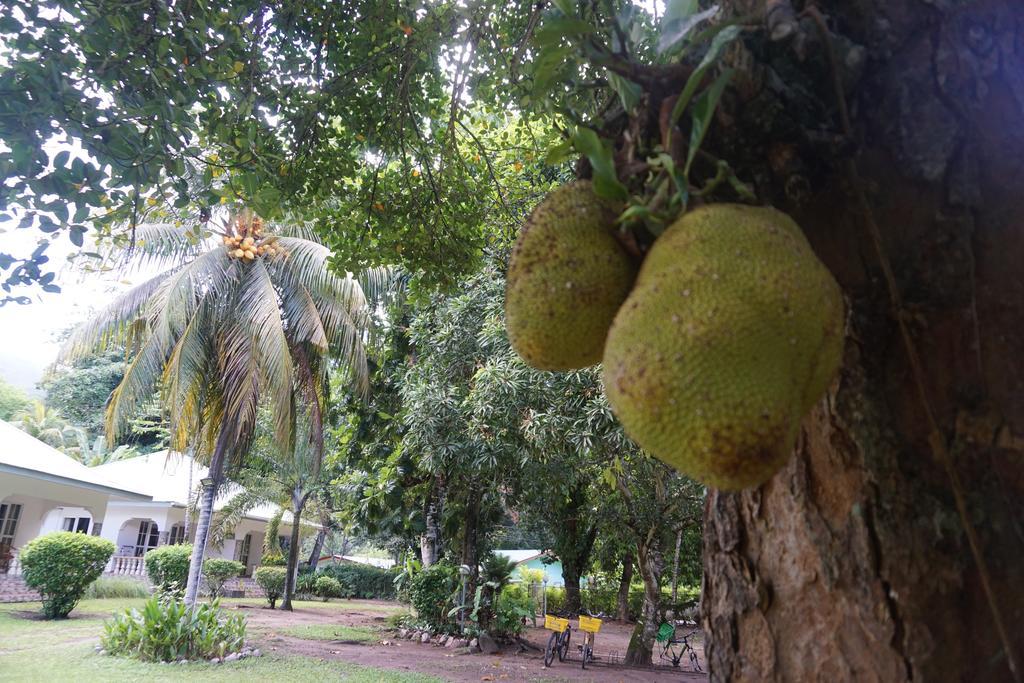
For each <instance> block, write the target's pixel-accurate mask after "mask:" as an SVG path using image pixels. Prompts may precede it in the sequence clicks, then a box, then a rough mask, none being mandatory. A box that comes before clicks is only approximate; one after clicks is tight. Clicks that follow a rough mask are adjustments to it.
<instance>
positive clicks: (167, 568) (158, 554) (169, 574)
mask: <svg viewBox="0 0 1024 683" xmlns="http://www.w3.org/2000/svg"><path fill="white" fill-rule="evenodd" d="M191 560H192V544H191V543H182V544H179V545H162V546H160V547H159V548H153V549H152V550H150V551H149V552H148V553H146V575H147V576H149V580H150V582H151V583H152V584H153V585H154V586H155V587H156V588H157V590H158V591H165V590H167V589H168V588H170V587H171V586H172V585H174V586H175V587H176V588H177V589H178V590H185V584H187V583H188V565H189V562H191Z"/></svg>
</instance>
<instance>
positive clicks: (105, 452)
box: [64, 429, 139, 467]
mask: <svg viewBox="0 0 1024 683" xmlns="http://www.w3.org/2000/svg"><path fill="white" fill-rule="evenodd" d="M75 436H76V438H77V440H78V445H77V446H73V447H69V448H66V449H65V451H64V452H65V453H67V454H68V455H70V456H71V457H72V458H74V459H75V460H77V461H78V462H80V463H82V464H83V465H85V466H86V467H96V466H98V465H105V464H107V463H108V462H117V461H118V460H126V459H127V458H134V457H136V456H137V455H139V450H138V449H137V448H136V447H135V446H128V445H126V444H121V445H119V446H117V447H116V448H110V444H109V443H108V442H107V439H106V437H104V436H97V437H96V438H94V439H92V438H90V437H89V433H88V432H86V431H85V430H84V429H79V430H78V433H77V434H76V435H75Z"/></svg>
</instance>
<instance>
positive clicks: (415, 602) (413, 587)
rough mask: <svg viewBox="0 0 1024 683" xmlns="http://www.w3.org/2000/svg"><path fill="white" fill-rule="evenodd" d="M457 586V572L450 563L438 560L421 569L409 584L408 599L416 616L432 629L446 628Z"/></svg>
mask: <svg viewBox="0 0 1024 683" xmlns="http://www.w3.org/2000/svg"><path fill="white" fill-rule="evenodd" d="M458 587H459V574H458V572H457V571H456V569H455V567H453V566H451V565H450V564H446V563H444V562H439V563H438V564H435V565H431V566H430V567H427V568H426V569H424V570H423V571H421V572H420V573H419V574H417V575H416V576H415V577H413V580H412V582H411V584H410V586H409V600H410V602H412V606H413V609H415V610H416V616H417V617H418V618H419V619H421V620H422V621H424V622H426V623H427V624H429V625H430V627H431V628H433V629H436V630H438V631H444V630H447V629H448V628H449V626H450V625H451V623H452V617H449V616H448V612H449V610H450V609H451V607H452V605H453V602H452V599H453V597H455V591H456V590H457V589H458Z"/></svg>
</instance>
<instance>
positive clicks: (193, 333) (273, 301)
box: [62, 211, 376, 606]
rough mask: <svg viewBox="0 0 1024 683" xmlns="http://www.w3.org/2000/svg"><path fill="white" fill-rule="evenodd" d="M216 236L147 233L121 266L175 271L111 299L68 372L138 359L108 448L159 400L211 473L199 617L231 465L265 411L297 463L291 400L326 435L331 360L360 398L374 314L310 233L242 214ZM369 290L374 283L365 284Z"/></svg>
mask: <svg viewBox="0 0 1024 683" xmlns="http://www.w3.org/2000/svg"><path fill="white" fill-rule="evenodd" d="M213 233H214V234H213V237H217V236H219V237H220V244H213V243H212V240H211V239H210V238H211V235H210V234H209V233H206V234H201V233H199V232H198V230H196V229H192V230H185V229H182V228H179V227H175V226H172V225H166V224H157V225H149V226H143V227H141V228H140V229H139V230H138V233H137V236H136V238H137V243H136V246H135V247H134V249H131V250H128V252H127V255H126V256H125V257H124V261H122V262H121V263H120V264H118V265H119V267H122V268H128V267H130V266H131V265H132V264H137V263H146V262H147V261H149V262H153V261H156V262H158V263H160V264H161V265H163V264H166V265H167V269H166V270H164V271H163V272H162V273H161V274H159V275H157V276H156V277H154V278H152V279H150V280H148V281H146V282H144V283H143V284H141V285H138V286H137V287H135V288H134V289H132V290H130V291H128V292H126V293H125V294H122V295H121V296H119V297H117V298H116V299H115V300H114V301H113V302H111V303H110V305H109V306H107V308H106V309H105V310H103V311H102V312H101V313H100V314H98V315H97V316H95V317H94V318H93V319H92V320H90V321H89V322H88V323H86V324H85V325H83V326H81V327H80V328H78V329H77V330H76V331H75V333H74V334H73V335H72V336H71V338H70V339H69V340H68V342H67V343H66V345H65V347H64V349H63V350H62V357H63V359H65V360H73V359H74V358H76V357H79V356H82V355H85V354H88V353H95V352H96V351H97V350H98V349H105V348H108V347H114V346H116V345H117V344H124V345H125V348H128V349H130V353H131V354H132V356H133V357H132V360H131V362H130V363H129V365H128V368H127V369H126V371H125V375H124V379H123V380H122V381H121V383H120V384H119V385H118V387H117V388H116V389H115V390H114V391H113V393H112V394H111V397H110V403H109V406H108V409H107V418H106V431H107V437H108V439H110V440H111V441H113V440H114V439H116V438H117V436H118V435H119V434H120V433H121V432H122V431H123V430H124V429H125V427H126V426H127V425H128V423H129V422H130V420H131V418H132V417H133V416H134V414H135V412H136V411H137V409H138V408H139V406H140V405H142V404H144V403H145V401H147V400H148V399H149V398H150V397H151V395H152V393H153V391H154V390H155V389H156V388H157V387H159V388H160V396H161V404H162V407H163V410H164V411H165V412H166V414H167V416H168V422H169V428H170V447H171V449H173V450H176V451H185V450H186V449H188V448H192V449H193V452H194V453H195V455H196V457H198V458H200V459H203V460H205V461H207V462H208V465H209V475H208V476H207V477H206V478H205V479H203V481H202V482H201V483H202V494H201V498H200V510H199V518H198V521H197V524H196V534H195V544H194V550H193V553H192V559H191V564H190V567H189V576H188V584H187V588H186V595H185V600H186V603H187V604H188V605H189V606H194V605H195V602H196V598H197V595H198V588H199V578H200V569H201V567H202V560H203V556H204V554H205V549H206V542H207V537H208V535H209V529H210V517H211V514H212V511H213V501H214V498H215V497H216V493H217V488H218V487H219V485H220V483H221V481H222V479H223V476H224V471H225V466H227V465H237V464H238V463H240V462H241V461H242V460H244V458H245V457H246V455H247V453H248V451H249V446H250V444H251V442H252V438H253V434H254V430H255V425H256V414H257V410H258V408H259V407H260V406H263V405H265V406H266V408H267V409H268V410H269V411H270V414H271V415H272V416H273V436H274V440H275V442H276V443H277V444H278V445H279V447H280V448H282V449H283V450H286V451H290V450H291V444H292V442H293V440H294V438H295V404H296V399H298V400H301V401H302V402H303V403H304V404H305V405H307V406H309V413H310V419H311V423H312V424H314V425H316V426H317V427H319V425H321V424H322V413H323V407H324V404H325V400H326V395H327V391H328V382H327V378H326V373H327V362H326V358H327V356H328V355H329V354H334V355H336V356H337V357H339V358H340V359H341V360H342V362H343V364H344V365H345V366H346V367H347V368H348V370H349V371H350V373H351V377H352V378H353V379H354V381H355V383H356V384H357V386H358V387H359V390H360V391H361V392H363V393H365V392H366V390H367V387H368V376H367V374H368V373H367V368H366V353H365V349H364V341H365V337H366V335H367V332H368V329H369V321H370V313H369V310H368V306H367V305H366V299H365V296H364V293H363V289H362V288H361V287H360V285H359V284H358V283H357V282H356V280H355V279H354V278H352V277H351V276H347V277H339V276H338V275H335V274H334V273H333V272H332V271H331V269H330V267H329V263H328V262H329V259H330V256H331V252H330V250H329V249H328V248H327V247H326V246H324V245H323V244H321V243H319V242H318V241H317V240H316V238H315V236H314V235H313V234H312V232H311V231H309V230H307V229H305V228H304V227H302V226H274V227H273V228H271V227H269V226H267V228H266V230H265V228H264V225H263V224H262V221H261V220H260V219H259V218H258V217H255V216H254V215H253V214H252V213H250V212H248V211H242V212H240V213H238V214H236V215H234V216H232V217H231V218H230V219H229V220H228V221H226V223H225V225H224V226H223V227H222V228H221V229H219V230H214V231H213ZM368 278H369V279H368V281H369V283H370V284H371V285H372V284H375V283H376V276H375V275H374V274H373V273H369V274H368Z"/></svg>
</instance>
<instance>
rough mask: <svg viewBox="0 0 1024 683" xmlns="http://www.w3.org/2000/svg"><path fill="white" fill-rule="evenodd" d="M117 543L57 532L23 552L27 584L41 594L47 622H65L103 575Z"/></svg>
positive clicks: (29, 545)
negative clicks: (90, 586)
mask: <svg viewBox="0 0 1024 683" xmlns="http://www.w3.org/2000/svg"><path fill="white" fill-rule="evenodd" d="M114 550H115V547H114V544H113V542H111V541H108V540H106V539H104V538H97V537H95V536H86V535H85V534H76V533H73V532H70V531H54V532H53V533H49V534H46V535H44V536H40V537H38V538H36V539H34V540H31V541H29V542H28V543H26V544H25V546H24V547H23V548H22V549H21V554H20V557H21V566H22V572H23V576H24V578H25V583H26V584H27V585H28V586H29V587H30V588H34V589H36V590H38V591H39V594H40V595H42V598H43V614H45V615H46V618H47V619H63V618H64V617H66V616H67V615H68V614H70V613H71V610H73V609H74V608H75V605H77V604H78V601H79V600H81V599H82V596H84V595H85V591H86V589H87V588H88V587H89V584H91V583H92V582H93V581H95V580H96V579H97V578H99V576H100V574H102V573H103V568H104V567H105V566H106V564H107V562H108V561H109V560H110V557H111V556H112V555H113V554H114Z"/></svg>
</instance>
